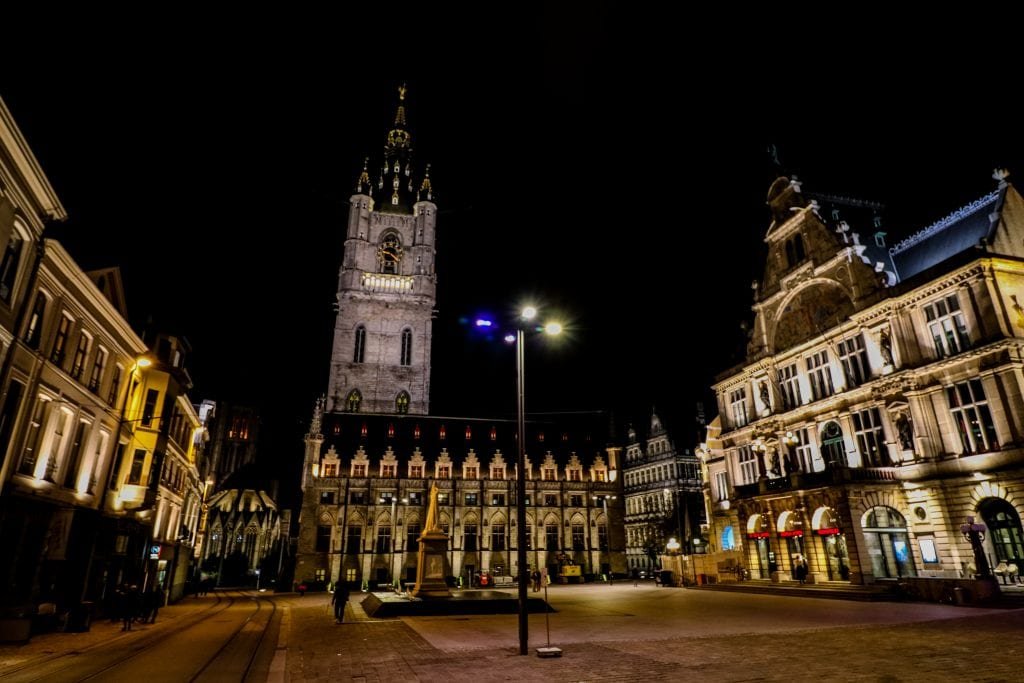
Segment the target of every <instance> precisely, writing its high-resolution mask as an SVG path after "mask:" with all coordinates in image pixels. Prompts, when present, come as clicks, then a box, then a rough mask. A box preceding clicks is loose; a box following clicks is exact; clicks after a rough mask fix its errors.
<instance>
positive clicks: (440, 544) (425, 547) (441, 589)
mask: <svg viewBox="0 0 1024 683" xmlns="http://www.w3.org/2000/svg"><path fill="white" fill-rule="evenodd" d="M437 495H438V490H437V484H436V483H435V484H434V485H433V486H431V487H430V505H429V506H428V507H427V519H426V522H424V524H423V532H422V533H421V534H420V538H419V546H420V547H419V552H418V554H417V555H418V556H417V563H416V586H415V587H414V588H413V589H412V595H413V597H417V598H450V597H451V595H452V594H451V591H450V590H448V583H447V582H446V577H447V576H448V574H450V573H451V572H450V571H448V534H446V533H445V532H444V531H442V530H441V525H440V521H439V519H440V518H439V517H438V513H437Z"/></svg>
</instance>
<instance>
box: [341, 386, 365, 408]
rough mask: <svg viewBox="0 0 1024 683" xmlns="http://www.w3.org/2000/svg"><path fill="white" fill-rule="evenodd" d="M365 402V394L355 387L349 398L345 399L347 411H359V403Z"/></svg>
mask: <svg viewBox="0 0 1024 683" xmlns="http://www.w3.org/2000/svg"><path fill="white" fill-rule="evenodd" d="M362 402H363V395H362V394H361V393H359V390H358V389H353V390H352V391H350V392H348V398H347V399H345V411H346V412H349V413H358V412H359V404H360V403H362Z"/></svg>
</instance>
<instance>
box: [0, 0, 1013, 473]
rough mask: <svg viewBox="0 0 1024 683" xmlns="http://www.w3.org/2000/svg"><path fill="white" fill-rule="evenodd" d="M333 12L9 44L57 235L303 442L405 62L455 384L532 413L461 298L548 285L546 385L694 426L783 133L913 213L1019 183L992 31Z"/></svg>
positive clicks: (437, 337)
mask: <svg viewBox="0 0 1024 683" xmlns="http://www.w3.org/2000/svg"><path fill="white" fill-rule="evenodd" d="M498 23H499V24H501V23H502V22H498ZM314 25H316V22H315V21H313V20H312V18H311V17H305V18H303V19H302V20H301V21H300V20H298V19H295V20H283V23H282V25H281V26H280V36H277V37H276V39H275V40H273V41H271V40H269V37H270V36H269V33H270V28H271V27H270V26H269V25H260V26H258V27H257V28H259V29H261V30H259V31H255V32H253V33H246V32H244V31H241V30H240V31H238V32H237V33H232V34H231V36H232V37H226V34H225V33H222V32H219V31H215V30H199V29H195V30H192V31H191V32H189V33H188V34H187V35H184V36H183V35H181V34H178V35H175V36H171V35H170V34H168V35H156V34H150V33H146V34H140V35H139V36H138V37H135V38H119V39H116V40H114V39H112V40H111V41H108V42H104V41H101V40H97V41H96V42H95V44H93V45H91V46H90V49H89V50H83V51H79V52H76V53H75V54H74V55H73V56H72V55H70V54H68V55H67V59H63V60H62V61H61V64H60V68H59V69H58V68H50V67H47V68H43V67H37V68H32V69H28V68H17V67H15V68H9V67H11V66H13V64H12V63H11V62H10V61H7V65H6V66H5V68H4V70H3V73H2V74H0V96H2V97H3V98H4V101H5V102H6V103H7V105H8V107H9V108H10V109H11V111H12V112H13V114H14V117H15V119H16V121H17V122H18V124H19V126H20V127H21V128H22V131H23V132H24V134H25V136H26V138H27V139H28V142H29V144H30V145H31V147H32V148H33V150H34V151H35V153H36V155H37V157H38V158H39V160H40V162H41V164H42V166H43V169H44V171H45V172H46V173H47V175H48V177H49V178H50V180H51V182H52V183H53V185H54V186H55V188H56V190H57V192H58V195H59V196H60V197H61V199H62V201H63V203H64V205H65V207H66V208H67V210H68V213H69V215H70V218H69V220H68V221H67V222H66V223H65V224H62V225H58V226H54V227H53V229H52V232H51V234H50V236H52V237H56V238H58V239H59V240H60V241H61V242H63V243H64V244H65V246H66V247H67V248H68V250H69V251H70V252H71V254H72V255H73V256H74V257H75V258H76V259H77V260H78V262H79V264H80V265H81V266H82V267H83V268H85V269H91V268H98V267H105V266H110V265H119V266H120V267H121V269H122V271H123V274H124V277H125V283H126V294H127V300H128V307H129V313H130V317H131V319H132V321H133V322H134V323H135V324H136V328H137V329H139V328H140V327H141V325H142V324H143V323H144V321H145V320H146V319H147V318H148V317H152V319H153V320H154V322H155V324H156V326H158V327H162V328H164V329H167V330H169V331H172V332H176V333H179V334H183V335H184V336H186V337H187V338H188V339H189V340H190V341H191V343H192V345H193V347H194V352H193V356H192V358H191V361H190V371H191V373H192V376H193V378H194V380H195V384H196V386H195V389H194V390H193V392H192V398H193V400H194V401H198V400H200V399H203V398H217V399H225V400H232V401H237V402H240V403H251V404H256V405H259V406H261V408H262V411H263V414H264V422H265V425H264V433H265V444H264V445H265V448H264V453H263V457H265V458H266V459H267V460H268V461H273V462H277V463H289V464H290V465H295V466H296V467H297V465H298V463H299V461H300V458H301V440H300V435H301V434H302V433H303V432H304V431H305V428H306V423H307V421H308V418H309V414H310V410H311V406H312V402H313V399H314V397H316V396H317V395H319V394H320V393H322V392H323V391H324V390H325V389H326V378H327V368H328V362H329V357H330V344H331V338H332V327H333V320H334V312H333V309H332V303H333V302H334V293H335V291H336V286H337V270H338V266H339V264H340V260H341V252H342V243H343V239H344V226H345V221H346V215H347V210H348V207H347V201H348V198H349V195H350V194H351V191H352V188H353V185H354V181H355V178H356V176H357V174H358V171H359V169H360V168H361V164H362V160H363V157H365V156H367V155H370V156H371V157H372V158H379V157H380V154H381V151H382V148H383V144H384V137H385V133H386V132H387V130H388V128H389V124H390V122H391V119H392V117H393V113H394V106H395V103H396V87H397V85H398V84H399V83H401V82H403V81H405V82H408V85H409V100H408V103H407V104H408V107H407V111H408V120H409V128H410V129H411V131H412V134H413V146H414V150H415V155H416V157H417V158H418V159H419V161H420V162H426V161H429V162H430V163H431V164H432V173H431V176H432V179H433V180H434V187H435V190H436V193H437V195H436V197H437V199H436V201H437V204H438V207H439V219H438V234H439V237H438V243H437V249H438V266H437V270H438V281H439V301H438V309H439V315H438V318H437V320H436V321H435V326H434V356H433V394H432V402H431V406H432V412H433V413H435V414H452V415H486V414H495V415H501V416H506V415H510V414H512V413H513V411H514V405H515V404H514V398H515V396H514V390H515V386H514V380H515V377H514V375H515V371H514V357H513V354H512V351H511V349H510V348H507V347H505V346H504V345H503V344H501V343H500V342H494V343H488V342H486V341H483V340H480V339H476V338H472V337H470V335H469V330H468V328H467V327H466V326H463V325H461V324H460V322H459V321H460V318H463V317H467V316H472V315H474V314H475V313H477V312H478V311H480V310H483V309H489V310H490V311H492V312H494V313H498V314H500V313H504V312H507V311H509V310H511V308H512V306H513V305H514V304H515V303H516V302H517V301H521V300H523V298H524V297H528V296H532V297H536V300H537V301H540V302H542V303H543V304H544V305H546V307H547V308H548V309H549V310H551V311H553V312H559V313H561V314H562V316H563V318H564V319H565V320H566V321H567V322H568V323H569V325H570V328H571V334H570V335H568V337H567V338H566V339H563V340H562V341H561V342H560V343H559V344H557V346H552V345H548V344H547V343H544V342H542V341H541V340H539V339H537V340H533V341H531V343H530V344H529V345H528V356H527V383H528V393H527V408H528V410H529V411H530V412H533V411H548V410H590V409H614V410H615V411H616V415H617V417H619V419H620V420H621V421H622V422H625V421H627V420H629V419H633V420H637V421H639V422H641V423H645V422H646V420H647V416H648V415H649V411H650V408H651V406H652V405H654V406H657V408H658V410H659V413H661V414H662V417H663V418H664V419H665V421H666V423H667V424H668V425H669V427H670V428H671V427H674V428H675V429H676V430H677V432H678V433H679V435H680V436H679V437H677V438H680V440H682V441H684V442H686V441H688V440H689V439H690V436H689V430H690V426H691V425H692V424H693V422H692V420H693V411H694V403H695V402H696V401H697V400H702V399H710V393H709V391H708V389H707V387H708V386H709V384H710V382H711V377H713V376H714V375H715V374H717V373H718V372H721V371H722V370H725V369H726V368H728V367H730V366H731V365H732V364H734V363H735V362H737V361H739V360H740V357H739V356H738V353H737V352H738V351H739V349H741V348H742V344H743V339H744V337H743V333H742V332H741V331H740V327H739V323H740V321H741V320H743V319H744V318H746V317H748V316H749V306H750V303H751V289H750V285H751V281H752V280H754V279H755V278H758V277H760V273H761V263H762V258H763V255H762V241H761V240H762V238H763V235H764V232H765V230H766V228H767V226H768V215H767V211H766V209H765V207H764V197H765V194H766V192H767V189H768V185H769V183H770V181H771V180H772V178H773V177H774V175H775V171H776V169H775V167H774V166H773V165H772V163H771V161H770V159H769V155H768V154H767V153H766V148H767V147H768V145H769V144H774V145H776V146H777V148H778V150H779V154H780V158H781V161H782V164H783V165H784V166H785V168H786V170H787V171H789V172H792V173H796V174H797V175H798V176H799V177H800V178H801V180H803V182H804V189H805V190H807V191H812V192H813V191H817V192H824V193H831V194H841V195H846V196H854V197H860V198H864V199H870V200H874V201H878V202H882V203H884V204H886V206H887V211H886V214H885V223H884V228H885V229H887V230H888V232H889V236H890V240H891V241H893V242H895V241H896V240H897V239H899V238H900V237H902V236H905V235H906V234H908V233H910V232H913V231H916V230H917V229H920V228H922V227H925V226H926V225H928V224H930V223H932V222H934V221H935V220H937V219H939V218H941V217H942V216H944V215H946V214H948V213H950V212H952V211H953V210H955V209H956V208H958V207H959V206H961V205H963V204H965V203H967V202H969V201H971V200H973V199H975V198H977V197H979V196H981V195H982V194H984V193H986V192H988V191H990V190H991V189H993V188H994V181H993V180H992V179H991V178H990V174H991V172H992V169H993V168H994V167H995V166H997V165H999V166H1006V167H1008V168H1009V169H1010V170H1011V172H1012V175H1011V178H1010V179H1011V181H1016V182H1017V184H1018V185H1019V184H1020V183H1021V178H1022V177H1024V143H1022V139H1021V136H1020V134H1019V133H1020V127H1019V123H1018V124H1013V123H1012V120H1011V119H1013V118H1018V119H1019V116H1018V115H1017V114H1015V113H1012V112H1011V111H1008V110H1007V109H1006V106H1005V103H1003V104H1000V101H1001V99H1002V98H1003V97H1004V96H1003V95H1000V93H1001V92H1003V91H1004V90H1005V87H1006V86H1005V82H1006V79H1008V78H1010V75H1009V74H1008V73H1004V69H1003V67H1002V66H1001V62H1000V59H999V55H998V54H996V53H994V52H992V51H989V52H987V53H984V54H981V53H976V54H975V56H973V57H968V58H965V57H964V56H963V54H962V53H954V52H953V51H952V50H947V49H946V48H945V47H944V45H943V44H942V43H941V42H935V43H929V42H927V41H926V40H924V39H923V38H918V39H917V40H918V44H911V43H909V42H906V41H904V40H903V39H902V38H901V39H900V40H893V38H894V35H886V36H874V39H877V40H878V41H881V43H877V42H876V44H874V45H873V46H872V49H866V48H865V47H864V46H863V45H862V46H861V47H860V48H858V50H859V51H858V52H857V54H856V56H855V57H854V56H852V55H851V47H852V46H851V45H849V44H845V43H842V42H839V41H837V42H832V41H831V38H832V37H834V36H829V37H826V36H823V35H821V33H822V32H821V31H818V32H816V33H815V32H808V33H807V35H803V34H802V33H801V35H799V42H800V44H799V45H795V44H794V42H795V41H794V39H795V38H797V37H798V36H797V35H796V34H797V33H798V31H797V30H796V29H797V27H791V28H792V29H793V31H792V33H791V34H785V35H784V34H782V33H772V32H770V31H764V32H761V31H759V32H758V34H757V35H748V32H747V31H744V30H740V29H736V31H735V32H733V33H730V35H728V36H713V35H703V31H704V29H703V28H702V27H701V26H698V25H696V24H694V23H690V24H680V25H673V26H667V25H660V23H659V21H658V20H657V17H650V16H641V15H638V14H636V10H633V9H631V10H630V12H629V13H627V12H626V11H624V10H621V9H619V8H615V7H613V8H611V9H604V10H602V9H594V8H591V9H590V10H589V13H588V14H586V15H572V16H569V15H568V13H567V14H566V16H560V15H555V16H552V15H547V16H544V17H542V18H541V19H538V20H537V24H536V25H532V24H530V23H529V22H520V21H515V22H512V24H510V25H507V26H505V25H503V27H502V28H496V27H492V28H491V29H489V32H488V33H486V34H480V35H479V37H474V38H466V34H465V33H463V32H461V31H456V30H451V31H450V32H449V33H450V35H449V34H437V33H432V32H426V31H425V32H424V33H425V34H426V35H421V36H420V37H418V38H415V39H412V38H410V39H409V42H407V41H406V39H405V38H404V37H399V36H396V35H392V34H389V33H388V32H386V31H384V32H382V34H381V37H380V40H379V41H378V40H371V41H369V43H368V44H367V45H366V46H360V47H359V49H355V48H353V47H352V46H351V45H348V44H347V39H346V35H347V34H348V32H350V31H351V30H352V26H351V25H347V26H335V27H333V29H329V28H327V27H316V28H313V27H312V26H314ZM300 27H301V28H302V29H303V30H302V31H300V30H298V29H299V28H300ZM804 28H806V27H804ZM717 30H718V29H714V30H712V33H714V32H715V31H717ZM887 30H889V31H894V30H895V27H891V26H890V27H889V28H888V29H887ZM709 39H717V42H714V41H713V47H711V48H709V47H708V45H707V44H706V43H707V40H709ZM425 40H426V43H425V44H428V45H433V46H434V49H440V48H441V47H443V48H445V50H444V52H445V56H439V55H438V54H436V53H435V52H433V51H426V50H425V49H424V46H423V45H422V44H421V41H425ZM889 42H891V43H892V44H893V46H892V47H890V48H888V49H884V48H883V47H881V46H882V45H883V44H887V43H889ZM897 44H898V47H897ZM908 50H909V51H910V53H913V54H912V56H911V57H905V54H907V53H908ZM896 55H904V57H905V58H904V57H899V58H897V57H896ZM22 63H24V60H23V62H22ZM737 65H738V66H737ZM853 227H854V229H855V230H856V229H858V227H860V226H853ZM862 231H863V233H864V234H867V233H868V232H869V230H868V227H867V226H864V227H863V228H862ZM708 408H709V413H710V414H709V417H710V416H711V415H713V412H714V409H713V407H711V406H708ZM684 432H685V433H684ZM682 445H686V446H692V444H691V443H683V444H682ZM294 471H297V470H294Z"/></svg>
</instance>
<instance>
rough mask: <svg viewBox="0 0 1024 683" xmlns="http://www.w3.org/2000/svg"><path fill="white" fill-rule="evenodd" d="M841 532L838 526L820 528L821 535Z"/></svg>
mask: <svg viewBox="0 0 1024 683" xmlns="http://www.w3.org/2000/svg"><path fill="white" fill-rule="evenodd" d="M838 533H839V529H837V528H836V527H829V528H828V529H818V535H819V536H835V535H836V534H838Z"/></svg>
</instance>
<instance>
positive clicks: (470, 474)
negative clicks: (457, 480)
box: [462, 465, 479, 479]
mask: <svg viewBox="0 0 1024 683" xmlns="http://www.w3.org/2000/svg"><path fill="white" fill-rule="evenodd" d="M478 472H479V470H478V469H477V468H476V467H473V466H471V465H466V466H465V467H464V468H463V470H462V478H463V479H476V478H477V473H478Z"/></svg>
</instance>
